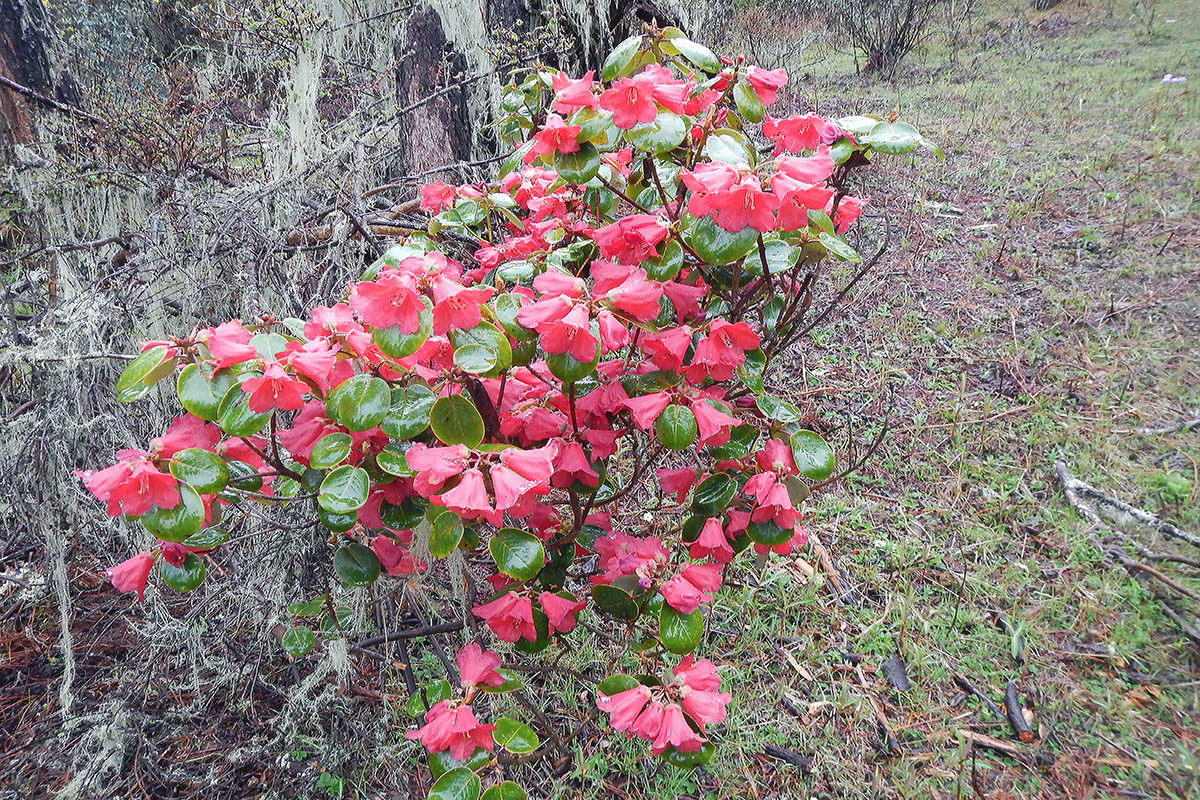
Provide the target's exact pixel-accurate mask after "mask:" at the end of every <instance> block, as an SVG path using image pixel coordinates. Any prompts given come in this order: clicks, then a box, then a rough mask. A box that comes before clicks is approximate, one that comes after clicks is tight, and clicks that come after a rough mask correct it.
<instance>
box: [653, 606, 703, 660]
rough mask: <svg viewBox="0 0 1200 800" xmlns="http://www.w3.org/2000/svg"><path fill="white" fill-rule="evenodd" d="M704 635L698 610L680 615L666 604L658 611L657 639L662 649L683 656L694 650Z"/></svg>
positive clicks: (701, 618)
mask: <svg viewBox="0 0 1200 800" xmlns="http://www.w3.org/2000/svg"><path fill="white" fill-rule="evenodd" d="M703 635H704V615H703V614H701V613H700V609H698V608H697V609H696V610H695V611H693V612H692V613H690V614H681V613H679V612H678V611H676V610H675V609H673V608H671V606H670V605H668V604H667V603H663V604H662V608H660V609H659V611H658V638H659V640H660V641H662V643H663V647H665V648H667V649H668V650H670V651H671V652H672V653H674V654H676V655H680V656H682V655H685V654H687V653H690V652H692V651H693V650H695V649H696V645H698V644H700V637H701V636H703Z"/></svg>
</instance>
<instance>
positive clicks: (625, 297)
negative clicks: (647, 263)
mask: <svg viewBox="0 0 1200 800" xmlns="http://www.w3.org/2000/svg"><path fill="white" fill-rule="evenodd" d="M662 293H663V290H662V284H661V283H658V282H657V281H651V280H647V279H646V271H645V270H644V269H640V268H634V269H631V270H630V271H629V276H628V277H627V278H625V280H624V281H622V282H621V283H620V285H618V286H617V287H616V288H614V289H610V290H609V291H608V293H607V294H606V295H605V299H606V300H608V302H609V303H610V304H611V305H612V307H613V308H616V309H619V310H621V311H624V312H625V313H626V314H628V315H629V316H631V317H633V318H634V319H636V320H637V321H638V322H646V321H647V320H652V319H654V318H655V317H657V316H658V314H659V312H660V311H661V308H660V307H659V305H658V300H659V298H660V297H662Z"/></svg>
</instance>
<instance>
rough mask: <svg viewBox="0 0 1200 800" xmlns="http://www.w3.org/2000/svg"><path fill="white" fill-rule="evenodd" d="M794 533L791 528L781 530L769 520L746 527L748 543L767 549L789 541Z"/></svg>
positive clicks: (752, 523)
mask: <svg viewBox="0 0 1200 800" xmlns="http://www.w3.org/2000/svg"><path fill="white" fill-rule="evenodd" d="M794 533H795V531H793V530H792V529H791V528H782V527H780V526H778V525H776V524H775V523H774V522H772V521H771V520H769V519H768V520H763V521H762V522H751V523H750V524H749V525H747V526H746V534H747V535H748V536H749V537H750V541H752V542H757V543H758V544H761V545H766V546H767V547H774V546H775V545H779V544H783V543H784V542H786V541H788V540H789V539H791V538H792V534H794Z"/></svg>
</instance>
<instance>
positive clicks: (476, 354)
mask: <svg viewBox="0 0 1200 800" xmlns="http://www.w3.org/2000/svg"><path fill="white" fill-rule="evenodd" d="M454 366H456V367H458V368H459V369H461V370H462V371H463V372H469V373H471V374H472V375H484V374H486V373H488V372H491V371H492V370H493V369H495V368H496V351H495V350H493V349H491V348H490V347H488V346H487V345H482V344H468V345H463V346H462V347H460V348H458V349H457V350H455V351H454Z"/></svg>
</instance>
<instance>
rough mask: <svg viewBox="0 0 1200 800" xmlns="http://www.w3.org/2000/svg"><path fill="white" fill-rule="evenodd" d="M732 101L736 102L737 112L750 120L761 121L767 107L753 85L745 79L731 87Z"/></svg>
mask: <svg viewBox="0 0 1200 800" xmlns="http://www.w3.org/2000/svg"><path fill="white" fill-rule="evenodd" d="M733 102H734V103H735V104H737V110H738V113H739V114H741V115H742V116H743V117H745V118H746V119H748V120H749V121H750V122H762V121H763V117H764V116H765V115H766V113H767V107H766V106H765V105H763V101H762V99H761V98H760V97H759V96H758V92H756V91H754V87H753V86H751V85H750V84H749V82H747V81H745V80H740V81H738V82H737V83H736V84H735V85H734V87H733Z"/></svg>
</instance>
